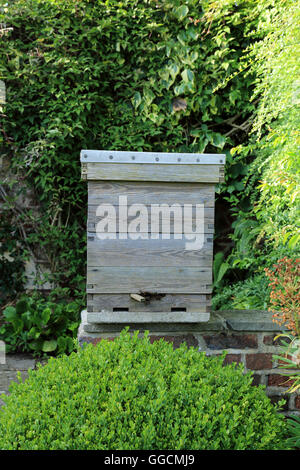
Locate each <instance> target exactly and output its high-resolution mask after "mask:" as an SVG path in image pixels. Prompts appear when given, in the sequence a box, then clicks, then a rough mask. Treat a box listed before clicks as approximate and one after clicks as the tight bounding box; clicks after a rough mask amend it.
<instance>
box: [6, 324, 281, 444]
mask: <svg viewBox="0 0 300 470" xmlns="http://www.w3.org/2000/svg"><path fill="white" fill-rule="evenodd" d="M223 360H224V354H223V355H222V356H217V357H207V356H205V354H204V353H202V354H199V352H198V350H197V349H196V348H190V349H188V348H187V346H186V345H185V344H182V345H181V346H180V348H178V349H176V350H173V346H172V344H170V343H167V342H166V341H164V340H162V339H161V340H159V341H155V342H154V343H153V344H151V341H150V339H149V337H148V336H147V334H145V336H144V337H143V338H139V337H138V332H135V334H134V335H133V336H131V335H130V334H129V333H128V332H126V331H125V330H124V331H123V332H122V333H121V335H120V337H118V338H116V339H115V340H114V341H108V340H102V341H101V342H100V343H98V344H97V345H96V346H94V345H92V344H90V345H87V346H86V347H85V348H84V349H80V350H79V351H78V352H77V353H72V354H71V355H70V356H66V355H64V356H62V357H61V358H50V360H49V361H48V363H47V364H46V365H45V366H43V367H40V368H38V370H35V371H32V370H31V371H29V378H28V379H27V380H26V381H25V382H24V383H18V384H17V383H14V384H13V385H12V386H11V388H10V395H9V396H4V398H3V399H4V400H5V406H4V407H3V408H2V409H1V410H0V447H1V449H10V450H12V449H19V450H34V449H38V450H42V449H48V450H58V449H60V450H71V449H72V450H91V449H98V450H99V449H102V450H128V449H130V450H135V449H138V450H142V449H148V450H150V449H159V450H177V449H178V450H179V449H185V450H186V449H189V450H197V449H199V450H200V449H201V450H204V449H205V450H213V449H214V450H222V449H223V450H225V449H226V450H231V449H232V450H233V449H235V450H244V449H245V450H246V449H249V450H250V449H251V450H259V449H261V450H262V449H263V450H271V449H273V450H275V449H287V448H288V445H287V443H286V441H285V435H286V427H287V426H286V423H285V419H284V416H283V415H280V414H279V413H278V409H279V408H278V406H277V405H276V407H275V406H274V405H273V404H272V403H271V401H270V399H269V398H268V397H267V396H266V394H265V391H264V388H263V386H258V387H252V386H251V383H252V380H253V378H252V374H251V372H248V373H247V374H244V372H243V367H242V366H241V365H240V366H238V367H236V364H231V365H228V366H224V367H223V365H222V364H223ZM281 404H282V402H281V403H280V405H281ZM16 409H17V410H18V419H16V417H15V410H16Z"/></svg>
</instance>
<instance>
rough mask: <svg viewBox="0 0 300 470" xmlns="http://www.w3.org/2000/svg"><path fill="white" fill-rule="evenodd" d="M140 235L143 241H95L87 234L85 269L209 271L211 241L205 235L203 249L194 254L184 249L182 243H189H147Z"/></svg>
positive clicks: (210, 264)
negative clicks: (128, 268)
mask: <svg viewBox="0 0 300 470" xmlns="http://www.w3.org/2000/svg"><path fill="white" fill-rule="evenodd" d="M109 235H111V236H113V235H114V234H109ZM141 235H142V236H145V237H147V239H145V240H140V239H138V240H131V239H130V238H127V239H126V240H119V239H115V240H112V239H107V240H99V239H98V238H97V236H95V234H89V236H88V242H87V247H88V249H87V262H88V266H90V267H92V266H96V267H97V266H98V267H100V266H107V267H108V266H133V267H134V266H148V267H152V266H158V267H159V266H195V267H199V266H202V267H210V268H212V261H213V241H212V237H211V236H208V235H207V234H206V235H203V241H204V243H203V247H202V248H201V249H195V250H187V249H186V242H188V243H189V240H185V239H182V240H175V239H170V240H163V239H161V238H160V239H156V240H152V239H148V237H149V234H148V233H145V234H141ZM177 235H178V234H177ZM170 236H171V237H172V236H173V235H172V234H171V235H170ZM198 236H199V237H200V234H198Z"/></svg>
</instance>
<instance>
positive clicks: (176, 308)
mask: <svg viewBox="0 0 300 470" xmlns="http://www.w3.org/2000/svg"><path fill="white" fill-rule="evenodd" d="M171 312H186V308H185V307H172V308H171Z"/></svg>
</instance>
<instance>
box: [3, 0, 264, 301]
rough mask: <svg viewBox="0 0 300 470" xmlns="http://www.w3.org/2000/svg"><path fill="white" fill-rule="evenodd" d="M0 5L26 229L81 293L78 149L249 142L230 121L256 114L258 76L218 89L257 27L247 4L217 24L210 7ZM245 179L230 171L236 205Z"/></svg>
mask: <svg viewBox="0 0 300 470" xmlns="http://www.w3.org/2000/svg"><path fill="white" fill-rule="evenodd" d="M1 3H2V5H3V8H2V13H1V15H0V21H1V23H2V24H5V25H6V32H5V33H3V34H2V36H1V37H0V45H1V47H0V74H1V77H2V79H3V81H4V82H5V84H6V89H7V103H6V105H5V108H4V113H5V115H4V116H3V120H2V137H3V142H2V145H3V149H4V155H5V158H8V159H9V160H10V162H11V165H12V167H13V169H14V171H16V172H17V173H18V175H19V181H20V184H22V185H23V186H25V187H26V188H29V189H30V190H32V191H33V192H34V197H35V205H36V209H38V210H33V209H27V210H25V211H24V212H23V214H20V215H19V216H18V222H19V224H20V225H21V226H22V227H23V228H24V227H25V229H26V230H25V232H26V243H27V244H29V245H30V248H31V249H32V250H33V251H34V252H36V253H37V256H36V257H37V258H39V259H41V258H43V259H45V260H46V261H47V263H48V265H49V266H50V272H51V274H50V278H51V279H49V280H51V281H54V282H55V283H56V284H58V285H60V286H62V287H66V286H67V287H69V288H70V289H71V290H72V291H73V292H74V295H81V294H80V293H81V292H82V291H83V290H84V279H85V245H86V240H85V235H84V232H85V225H86V184H85V183H82V182H81V181H80V164H79V152H80V150H81V149H82V148H100V149H101V148H102V149H114V150H118V149H120V150H128V149H135V150H137V151H142V150H143V151H151V150H152V151H165V152H174V151H178V152H180V151H182V152H204V151H205V152H220V151H225V152H227V153H228V150H227V149H229V148H230V147H231V146H232V145H233V144H237V143H238V142H240V140H241V139H242V140H243V139H244V138H245V136H246V133H245V132H244V131H242V130H238V133H237V135H236V134H232V133H231V130H232V127H231V124H230V123H231V118H232V117H233V118H234V119H235V117H236V116H239V117H240V118H241V119H242V120H245V119H247V117H248V116H249V115H251V113H253V111H254V108H255V105H254V104H253V103H251V102H250V96H251V93H252V89H253V82H254V77H253V76H251V75H249V76H248V77H247V78H246V79H244V80H240V79H239V76H238V75H236V76H235V77H234V78H233V79H232V80H230V81H229V82H228V84H227V85H226V86H224V87H221V88H220V89H219V90H218V91H215V89H216V88H217V87H218V85H219V84H220V83H223V81H224V79H225V78H226V77H227V76H230V74H238V73H239V71H240V70H241V69H242V64H241V58H242V51H243V49H244V48H246V47H247V46H249V45H250V43H251V41H252V38H249V37H248V32H249V31H251V28H252V29H255V27H254V25H255V24H256V23H255V22H256V18H255V15H253V18H252V21H249V12H250V11H251V2H250V3H241V4H236V3H230V4H228V5H226V3H224V4H220V8H219V10H218V15H217V16H216V18H215V19H214V20H213V21H212V20H211V18H210V17H209V16H207V15H206V12H209V11H210V10H209V7H210V4H211V2H209V1H203V2H199V1H195V0H186V1H185V2H184V3H183V2H182V1H179V0H174V1H172V2H170V1H163V2H157V1H154V0H144V1H136V0H126V1H123V2H120V1H117V0H109V1H100V0H97V1H90V0H84V1H81V2H74V1H73V0H60V1H57V0H15V1H14V2H10V3H9V5H7V2H6V1H4V0H1ZM237 137H238V139H237ZM231 169H232V170H231ZM245 171H246V170H245V167H244V166H243V165H235V163H233V162H229V165H228V167H227V174H228V187H229V186H230V185H231V186H230V187H231V189H230V191H231V192H233V193H234V194H235V195H237V194H241V193H242V191H243V184H241V183H240V182H239V180H238V178H239V175H240V174H244V172H245ZM224 191H225V192H226V188H225V189H224V188H223V189H222V192H224ZM240 199H242V198H240ZM7 214H8V217H11V213H10V212H9V211H8V212H7ZM219 226H220V227H221V224H219ZM21 232H22V231H21Z"/></svg>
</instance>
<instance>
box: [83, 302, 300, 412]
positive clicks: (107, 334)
mask: <svg viewBox="0 0 300 470" xmlns="http://www.w3.org/2000/svg"><path fill="white" fill-rule="evenodd" d="M134 329H138V330H139V331H141V332H143V331H145V330H149V331H150V339H151V341H152V342H153V341H156V340H158V339H160V338H164V339H165V340H166V341H169V342H172V343H173V345H174V347H175V348H176V347H178V346H179V345H180V344H181V343H182V342H186V343H187V345H188V346H194V347H196V348H198V349H199V351H204V352H205V353H206V354H207V355H218V354H221V353H222V352H223V351H227V356H226V359H225V363H232V362H236V363H242V364H243V366H244V370H245V371H248V370H250V371H252V372H253V385H254V386H257V385H259V384H262V385H265V386H266V393H267V395H268V396H269V397H270V399H271V400H272V402H274V403H277V402H278V401H279V400H282V399H284V400H285V405H284V413H285V414H286V415H300V394H299V393H298V394H297V393H293V394H290V393H287V390H288V388H289V387H290V386H291V381H288V382H287V378H286V377H283V376H282V375H280V373H279V372H282V371H283V370H282V369H280V370H279V369H278V363H277V361H276V360H274V359H273V355H274V354H278V352H279V347H278V346H279V345H278V341H279V340H276V341H274V338H275V337H276V336H277V335H278V334H279V333H280V332H281V329H280V327H279V326H278V325H276V324H275V323H274V322H273V321H272V315H271V313H269V312H266V311H254V310H251V311H250V310H243V311H239V310H233V311H232V310H231V311H219V312H213V313H212V314H211V318H210V320H209V321H208V322H206V323H198V324H196V325H195V324H190V325H187V324H186V325H182V324H180V325H179V324H177V325H172V326H171V325H148V326H147V325H146V326H145V325H134V326H133V328H131V330H134ZM166 330H167V331H166ZM119 331H120V326H118V325H97V324H96V325H95V324H93V325H92V324H89V323H87V320H86V312H85V311H84V312H82V323H81V326H80V329H79V333H78V339H79V342H80V343H81V344H82V343H84V342H87V343H93V344H96V343H97V342H99V341H101V339H102V338H106V339H107V338H109V339H113V338H115V337H116V336H117V335H118V332H119Z"/></svg>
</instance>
